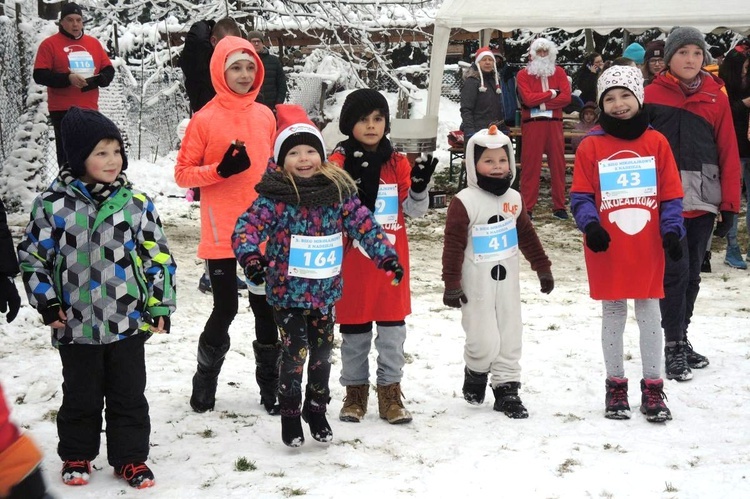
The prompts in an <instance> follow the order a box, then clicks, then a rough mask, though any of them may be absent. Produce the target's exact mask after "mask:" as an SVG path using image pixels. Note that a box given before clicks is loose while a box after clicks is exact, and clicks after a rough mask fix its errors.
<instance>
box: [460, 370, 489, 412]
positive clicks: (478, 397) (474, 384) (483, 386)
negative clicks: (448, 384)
mask: <svg viewBox="0 0 750 499" xmlns="http://www.w3.org/2000/svg"><path fill="white" fill-rule="evenodd" d="M486 390H487V373H478V372H474V371H472V370H471V369H469V367H468V366H464V387H463V393H464V400H465V401H467V402H468V403H470V404H471V405H482V403H483V402H484V394H485V391H486Z"/></svg>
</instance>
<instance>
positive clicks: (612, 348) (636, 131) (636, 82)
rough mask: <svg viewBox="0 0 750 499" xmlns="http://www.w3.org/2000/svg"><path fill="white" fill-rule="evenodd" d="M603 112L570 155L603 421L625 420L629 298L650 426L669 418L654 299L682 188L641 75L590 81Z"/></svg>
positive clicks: (671, 249)
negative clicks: (595, 325)
mask: <svg viewBox="0 0 750 499" xmlns="http://www.w3.org/2000/svg"><path fill="white" fill-rule="evenodd" d="M597 102H598V104H599V108H600V109H601V110H602V114H601V116H600V117H599V126H597V127H595V128H594V129H593V130H592V131H591V132H590V133H589V135H588V136H586V138H584V139H583V142H581V145H580V146H579V148H578V151H577V152H576V161H575V168H574V170H573V185H572V187H571V189H570V192H571V195H570V206H571V209H572V210H573V216H574V217H575V221H576V224H577V225H578V228H579V229H581V232H583V233H584V234H585V238H584V242H585V245H584V254H585V257H586V269H587V271H588V278H589V289H590V293H591V298H593V299H595V300H601V301H602V350H603V351H604V365H605V367H606V370H607V379H606V381H605V385H606V388H607V393H606V398H605V406H606V407H605V412H604V416H605V417H607V418H609V419H628V418H630V406H629V405H628V380H627V378H625V366H624V363H623V334H624V333H625V322H626V320H627V312H628V307H627V300H628V299H633V300H634V301H635V316H636V319H637V321H638V327H639V329H640V332H641V339H640V345H641V358H642V362H643V368H642V369H643V379H641V393H642V395H641V412H642V413H643V414H645V415H646V419H647V420H648V421H652V422H659V421H666V420H667V419H672V415H671V413H670V411H669V409H668V408H667V406H666V405H665V404H664V399H665V397H664V391H663V388H664V382H663V381H662V379H661V348H662V340H661V330H660V329H661V328H660V326H659V319H660V315H659V298H662V297H663V296H664V286H663V282H662V276H663V275H664V250H666V252H667V254H668V255H669V258H670V259H672V260H675V261H676V260H679V259H680V258H681V257H682V246H681V244H680V239H682V237H683V236H684V235H685V229H684V227H683V225H682V184H681V182H680V176H679V173H678V171H677V167H676V166H675V162H674V157H673V156H672V152H671V151H670V149H669V144H668V143H667V140H666V139H665V138H664V136H663V135H662V134H660V133H659V132H656V131H655V130H652V129H651V128H650V127H649V123H648V115H646V113H643V112H641V107H642V105H643V76H642V74H641V71H640V70H639V69H638V68H636V67H632V66H612V67H610V68H609V69H607V70H606V71H604V72H603V73H602V74H601V76H600V77H599V79H598V80H597Z"/></svg>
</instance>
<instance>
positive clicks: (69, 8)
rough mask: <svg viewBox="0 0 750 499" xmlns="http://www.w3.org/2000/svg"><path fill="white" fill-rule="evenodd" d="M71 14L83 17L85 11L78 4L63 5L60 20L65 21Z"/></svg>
mask: <svg viewBox="0 0 750 499" xmlns="http://www.w3.org/2000/svg"><path fill="white" fill-rule="evenodd" d="M71 14H78V15H79V16H81V17H83V11H82V10H81V7H80V6H79V5H78V4H77V3H73V2H70V3H66V4H65V5H63V6H62V9H61V10H60V20H63V19H65V16H69V15H71Z"/></svg>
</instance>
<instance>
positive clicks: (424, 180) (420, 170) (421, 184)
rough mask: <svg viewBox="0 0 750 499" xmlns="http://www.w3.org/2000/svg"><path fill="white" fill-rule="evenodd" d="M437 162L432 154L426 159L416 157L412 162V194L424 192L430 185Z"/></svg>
mask: <svg viewBox="0 0 750 499" xmlns="http://www.w3.org/2000/svg"><path fill="white" fill-rule="evenodd" d="M437 164H438V160H437V158H435V157H433V156H432V154H428V155H427V156H426V157H424V158H423V157H422V156H420V157H418V158H417V159H415V160H414V167H413V168H412V169H411V190H413V191H414V192H424V190H425V189H427V185H428V184H429V183H430V179H431V178H432V174H433V173H435V168H436V167H437Z"/></svg>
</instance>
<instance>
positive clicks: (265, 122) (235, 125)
mask: <svg viewBox="0 0 750 499" xmlns="http://www.w3.org/2000/svg"><path fill="white" fill-rule="evenodd" d="M238 49H242V50H244V51H245V52H247V53H249V54H250V55H251V56H252V57H253V59H254V60H255V66H256V68H257V72H256V75H255V81H254V82H253V85H252V87H251V89H250V91H249V92H248V93H247V94H244V95H241V94H237V93H235V92H233V91H232V90H231V89H230V88H229V87H228V86H227V82H226V80H225V79H224V63H225V62H226V60H227V56H228V55H229V54H230V53H231V52H234V51H235V50H238ZM210 68H211V83H212V84H213V86H214V89H215V90H216V96H215V97H214V98H213V99H211V101H210V102H209V103H208V104H206V105H205V106H204V107H203V108H202V109H201V110H200V111H198V112H197V113H196V114H195V115H194V116H193V118H192V119H191V120H190V124H189V125H188V127H187V130H186V131H185V138H184V139H183V141H182V145H181V147H180V152H179V154H178V155H177V164H176V165H175V168H174V177H175V181H176V182H177V185H179V186H180V187H200V188H201V201H200V207H201V240H200V243H199V244H198V257H199V258H203V259H209V260H214V259H220V258H234V251H232V240H231V238H232V233H233V232H234V226H235V224H236V223H237V218H238V217H239V216H240V215H241V214H242V213H244V212H245V210H246V209H247V207H248V206H250V205H251V204H252V202H253V201H254V200H255V198H256V197H258V193H257V192H255V184H257V183H258V181H259V180H260V178H261V176H263V173H264V172H265V171H266V165H267V163H268V158H270V157H271V156H272V155H273V138H274V136H275V135H276V119H275V118H274V116H273V113H272V112H271V110H270V109H269V108H267V107H266V106H264V105H263V104H261V103H256V102H255V98H256V97H257V95H258V92H259V91H260V88H261V87H262V85H263V77H264V75H265V71H264V69H263V63H262V62H261V60H260V57H258V54H257V53H256V52H255V49H254V48H253V46H252V44H250V42H248V41H247V40H243V39H242V38H238V37H235V36H227V37H225V38H223V39H222V40H221V41H220V42H219V43H217V44H216V47H215V48H214V53H213V56H211V65H210ZM235 140H241V141H243V142H244V143H245V147H246V148H247V154H248V156H249V157H250V168H248V169H247V170H245V171H244V172H242V173H239V174H237V175H232V176H231V177H229V178H223V177H221V176H220V175H219V174H218V173H217V172H216V168H217V167H218V166H219V163H220V162H221V160H222V158H223V157H224V153H225V152H226V151H227V149H228V148H229V146H230V144H231V143H232V142H233V141H235Z"/></svg>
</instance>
